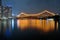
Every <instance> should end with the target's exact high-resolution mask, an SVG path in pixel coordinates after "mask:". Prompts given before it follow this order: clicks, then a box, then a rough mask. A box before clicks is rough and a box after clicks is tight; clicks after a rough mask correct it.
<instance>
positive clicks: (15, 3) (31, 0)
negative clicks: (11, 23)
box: [3, 0, 60, 15]
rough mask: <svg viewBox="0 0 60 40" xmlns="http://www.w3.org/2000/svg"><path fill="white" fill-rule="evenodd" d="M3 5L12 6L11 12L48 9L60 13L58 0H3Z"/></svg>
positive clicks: (30, 11) (31, 11)
mask: <svg viewBox="0 0 60 40" xmlns="http://www.w3.org/2000/svg"><path fill="white" fill-rule="evenodd" d="M3 5H8V6H12V13H13V14H15V15H17V14H19V13H20V12H27V13H37V12H41V11H43V10H49V11H52V12H54V13H60V0H3Z"/></svg>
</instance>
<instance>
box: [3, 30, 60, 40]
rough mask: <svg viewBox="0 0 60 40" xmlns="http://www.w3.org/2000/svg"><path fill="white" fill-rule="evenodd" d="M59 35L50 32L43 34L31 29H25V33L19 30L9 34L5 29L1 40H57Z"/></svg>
mask: <svg viewBox="0 0 60 40" xmlns="http://www.w3.org/2000/svg"><path fill="white" fill-rule="evenodd" d="M58 36H59V37H60V33H59V32H50V33H46V34H43V33H41V32H40V31H38V30H33V29H27V30H25V31H21V30H20V29H14V30H12V31H11V32H9V30H8V29H7V30H6V32H5V33H4V36H3V38H2V39H4V40H5V39H7V40H19V39H20V40H23V39H28V40H29V39H31V40H32V39H33V40H35V39H45V40H46V39H48V40H52V39H59V37H58Z"/></svg>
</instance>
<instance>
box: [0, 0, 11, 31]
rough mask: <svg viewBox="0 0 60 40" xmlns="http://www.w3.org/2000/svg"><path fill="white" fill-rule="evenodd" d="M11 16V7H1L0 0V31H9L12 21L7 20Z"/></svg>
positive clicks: (0, 2)
mask: <svg viewBox="0 0 60 40" xmlns="http://www.w3.org/2000/svg"><path fill="white" fill-rule="evenodd" d="M11 16H12V7H9V6H3V5H2V1H1V0H0V30H2V29H3V30H5V29H6V28H9V29H11V26H12V20H11V19H8V18H9V17H11Z"/></svg>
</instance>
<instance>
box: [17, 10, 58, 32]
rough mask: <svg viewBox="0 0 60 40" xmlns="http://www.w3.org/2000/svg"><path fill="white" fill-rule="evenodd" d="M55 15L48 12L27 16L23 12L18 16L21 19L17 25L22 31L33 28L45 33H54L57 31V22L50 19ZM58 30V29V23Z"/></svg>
mask: <svg viewBox="0 0 60 40" xmlns="http://www.w3.org/2000/svg"><path fill="white" fill-rule="evenodd" d="M55 15H56V14H55V13H52V12H49V11H47V10H45V11H43V12H40V13H36V14H27V13H24V12H22V13H20V14H19V15H18V16H17V18H20V19H18V20H17V24H18V27H19V28H20V29H21V30H24V29H28V28H32V29H37V30H42V31H44V32H48V31H53V30H55V21H54V19H53V18H50V19H48V17H52V16H55ZM42 18H43V19H42ZM56 29H58V22H57V26H56Z"/></svg>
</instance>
